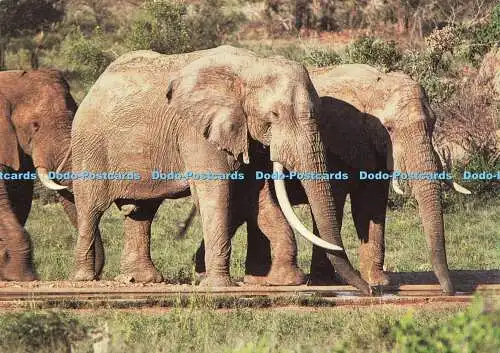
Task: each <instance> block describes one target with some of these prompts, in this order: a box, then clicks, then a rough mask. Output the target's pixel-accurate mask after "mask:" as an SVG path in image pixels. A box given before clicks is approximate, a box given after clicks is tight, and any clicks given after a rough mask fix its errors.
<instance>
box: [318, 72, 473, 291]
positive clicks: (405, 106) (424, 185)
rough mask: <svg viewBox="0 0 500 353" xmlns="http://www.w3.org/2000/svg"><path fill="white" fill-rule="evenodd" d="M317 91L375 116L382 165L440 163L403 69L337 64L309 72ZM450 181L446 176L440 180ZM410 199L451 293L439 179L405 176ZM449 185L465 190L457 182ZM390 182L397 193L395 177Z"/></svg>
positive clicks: (404, 168) (432, 166) (423, 109)
mask: <svg viewBox="0 0 500 353" xmlns="http://www.w3.org/2000/svg"><path fill="white" fill-rule="evenodd" d="M312 79H313V82H314V84H315V87H316V89H317V90H318V92H319V93H320V95H322V96H332V97H335V98H337V99H341V100H343V101H345V102H348V103H350V104H352V105H353V106H355V107H356V108H357V109H359V110H360V111H361V112H363V113H365V114H368V115H370V116H372V117H376V118H378V119H379V120H380V122H381V123H382V124H383V126H384V127H385V129H386V130H387V132H388V134H389V136H390V143H387V144H386V147H385V148H383V144H381V143H380V140H379V139H378V137H377V136H381V135H380V133H379V132H374V133H373V136H374V143H375V144H376V145H379V146H380V148H379V149H381V150H385V154H386V156H387V169H388V170H394V171H396V172H406V173H427V172H428V173H436V172H441V171H442V169H443V168H442V165H441V163H440V161H439V158H438V156H437V153H436V152H435V150H434V147H433V145H432V132H433V128H434V123H435V119H434V115H433V113H432V110H431V108H430V106H429V103H428V100H427V97H426V96H425V92H424V90H423V88H422V87H421V86H420V85H419V84H418V83H417V82H415V81H413V80H412V79H411V78H410V77H408V76H407V75H405V74H403V73H397V72H396V73H389V74H384V73H381V72H379V71H378V70H376V69H375V68H373V67H370V66H368V65H340V66H338V67H332V68H328V69H320V70H318V71H316V72H313V73H312ZM445 182H448V183H451V181H447V180H445ZM408 185H409V186H410V188H411V193H412V195H413V196H414V197H415V198H416V200H417V202H418V207H419V213H420V217H421V219H422V224H423V227H424V232H425V235H426V239H427V243H428V245H429V248H430V251H431V261H432V266H433V269H434V272H435V274H436V276H437V278H438V280H439V282H440V284H441V287H442V289H443V290H444V291H445V292H447V293H453V292H454V289H453V284H452V282H451V279H450V274H449V270H448V264H447V259H446V249H445V236H444V224H443V211H442V206H441V183H440V181H439V180H437V179H429V180H417V179H412V180H408ZM453 186H454V187H455V189H457V190H459V191H462V192H468V191H467V190H466V189H464V188H461V187H460V186H459V185H458V184H456V183H453ZM393 187H394V190H395V191H396V192H397V193H402V192H403V191H402V190H401V187H400V186H399V182H398V179H397V178H393Z"/></svg>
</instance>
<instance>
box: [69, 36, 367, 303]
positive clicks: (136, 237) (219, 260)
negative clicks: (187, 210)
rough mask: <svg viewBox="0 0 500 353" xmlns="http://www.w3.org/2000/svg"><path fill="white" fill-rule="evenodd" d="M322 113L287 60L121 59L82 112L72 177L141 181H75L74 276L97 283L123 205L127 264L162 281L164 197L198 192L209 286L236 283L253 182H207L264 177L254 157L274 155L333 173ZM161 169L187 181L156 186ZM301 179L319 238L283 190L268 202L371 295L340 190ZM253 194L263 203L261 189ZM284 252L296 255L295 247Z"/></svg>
mask: <svg viewBox="0 0 500 353" xmlns="http://www.w3.org/2000/svg"><path fill="white" fill-rule="evenodd" d="M319 109H320V101H319V97H318V95H317V92H316V90H315V89H314V87H313V84H312V82H311V80H310V77H309V73H308V71H307V70H306V68H305V67H304V66H303V65H301V64H298V63H296V62H293V61H288V60H285V59H280V58H274V59H272V58H262V57H259V56H257V55H256V54H253V53H251V52H249V51H247V50H243V49H238V48H234V47H230V46H222V47H218V48H215V49H211V50H208V51H200V52H193V53H188V54H178V55H171V56H165V55H161V54H158V53H154V52H151V51H138V52H131V53H128V54H125V55H124V56H122V57H120V58H118V59H117V60H115V61H114V62H113V63H111V65H110V66H109V67H108V68H107V69H106V70H105V71H104V73H103V74H102V75H101V76H100V77H99V78H98V80H97V81H96V83H95V84H94V85H93V86H92V88H91V89H90V91H89V93H88V94H87V96H86V97H85V99H84V100H83V101H82V103H81V104H80V107H79V109H78V111H77V113H76V116H75V119H74V121H73V126H72V138H71V144H72V163H73V172H74V173H76V174H77V175H84V174H85V171H90V172H92V173H94V175H100V173H107V175H109V173H115V174H119V173H121V174H124V173H125V174H127V175H128V173H130V172H132V174H133V175H134V177H133V179H134V180H126V179H127V178H118V179H115V180H109V179H106V177H103V178H97V179H95V180H91V179H89V178H84V177H81V178H76V179H74V180H73V192H74V196H75V203H76V209H77V221H78V233H79V235H78V241H77V246H76V250H75V274H74V279H75V280H94V279H96V278H98V275H99V270H100V269H99V268H96V266H95V261H94V259H95V249H94V245H95V241H96V240H97V241H98V239H99V237H100V236H99V228H98V225H99V220H100V218H101V216H102V214H103V212H104V211H105V210H106V209H107V208H108V207H109V206H110V205H111V204H112V203H116V204H117V205H118V206H119V207H120V208H121V209H122V211H123V212H124V214H125V251H124V253H125V254H127V258H126V259H122V266H121V267H122V272H123V270H125V271H126V272H128V273H131V274H133V276H134V278H138V280H139V281H149V280H150V281H159V280H161V275H160V274H159V273H158V271H157V270H156V268H155V267H154V265H153V263H152V261H151V257H150V244H149V233H150V226H151V221H152V218H153V216H154V214H155V212H156V210H157V208H158V206H159V204H160V203H161V201H163V200H164V199H169V198H180V197H185V196H187V195H189V194H191V195H192V196H193V197H194V199H195V200H196V202H197V203H198V205H199V210H200V214H201V219H202V225H203V237H204V241H205V244H206V249H207V251H206V254H205V262H206V264H207V271H206V277H205V278H204V279H203V281H202V282H201V285H204V286H229V285H233V284H234V283H233V282H232V280H231V278H230V274H229V266H228V261H229V256H230V238H231V235H232V234H233V233H234V230H235V227H236V226H237V218H238V217H237V215H238V211H234V212H233V208H234V206H238V202H237V199H236V196H238V195H239V194H238V189H239V188H241V187H242V186H239V187H238V185H237V184H238V182H237V181H234V180H228V179H229V178H226V177H224V178H219V177H217V178H216V179H217V180H208V179H210V178H209V177H207V176H206V175H208V174H209V175H218V176H220V175H225V176H228V175H232V173H235V172H236V173H238V172H245V171H246V170H248V169H250V170H253V169H254V168H255V167H256V166H258V163H257V164H254V161H253V160H254V159H255V153H254V152H255V150H264V151H266V154H267V157H266V158H268V160H269V161H270V162H271V161H272V162H273V163H272V165H273V170H274V172H276V173H280V172H282V171H283V170H284V168H286V169H288V170H292V171H293V170H308V171H313V172H317V173H324V172H326V170H327V166H326V162H325V161H326V150H325V143H324V141H323V139H322V136H321V135H320V133H319V129H318V112H319ZM155 171H157V172H158V173H160V174H161V172H162V171H164V172H174V173H179V176H180V178H179V179H177V178H174V180H164V181H161V180H155V178H153V177H152V175H153V172H155ZM207 173H208V174H207ZM210 173H211V174H210ZM87 174H88V173H87ZM136 174H137V175H136ZM193 175H194V176H195V177H193ZM175 179H177V180H175ZM204 179H205V180H204ZM302 184H303V187H304V190H305V192H306V193H307V195H308V198H309V202H310V205H311V209H312V213H313V214H314V216H315V219H316V223H317V228H318V232H319V235H320V236H317V235H314V234H313V233H311V232H310V231H308V230H307V229H306V228H305V227H304V226H303V225H302V224H301V223H300V221H298V219H297V217H296V216H295V214H293V211H292V208H291V205H290V204H289V203H288V204H287V203H286V200H287V198H286V196H285V195H283V192H282V191H283V190H281V191H280V192H278V193H277V197H278V202H279V205H280V207H277V205H274V204H273V202H272V198H269V197H267V196H266V197H264V198H263V199H262V203H269V204H268V205H264V206H263V207H264V208H266V207H269V209H272V210H276V209H277V210H278V211H279V208H281V209H282V210H283V212H284V213H283V216H284V217H285V218H286V219H287V220H288V221H289V222H290V223H291V225H292V226H293V227H294V228H296V229H298V230H300V233H301V234H302V235H303V236H304V237H306V238H307V239H309V240H310V241H311V242H313V244H316V245H318V246H321V247H324V248H325V249H327V250H326V251H327V252H326V256H327V258H328V259H329V261H331V262H332V263H333V264H334V265H335V268H336V269H337V271H338V273H339V274H340V275H341V276H342V277H343V278H344V279H345V280H346V281H347V282H349V283H350V284H352V285H353V286H355V287H356V288H358V289H359V290H360V291H361V292H362V293H363V294H366V295H369V294H371V293H372V292H371V288H370V286H369V285H368V283H367V282H366V281H364V280H363V279H362V278H361V276H360V274H359V273H358V272H357V271H356V270H354V268H353V267H352V265H351V264H350V263H349V261H348V259H347V256H346V254H345V252H344V251H343V248H342V239H341V238H340V232H339V227H338V226H337V221H336V215H335V213H336V210H335V205H334V204H333V202H331V200H332V190H331V185H330V183H328V182H327V181H324V180H308V181H303V183H302ZM240 185H245V183H240ZM276 185H280V184H279V182H278V183H276ZM281 186H284V184H283V183H282V184H281ZM280 195H281V196H280ZM249 197H253V198H254V199H255V195H253V194H251V195H250V196H249ZM257 198H258V199H259V208H258V209H257V210H256V212H254V213H256V217H257V222H258V219H259V218H261V217H262V216H263V215H261V214H260V211H259V210H260V206H261V205H260V204H261V200H260V195H258V196H257ZM290 211H291V212H290ZM265 213H267V212H265ZM271 224H272V222H271ZM259 226H260V225H259ZM262 231H263V232H264V233H266V230H262ZM267 233H269V232H267ZM266 235H267V234H266ZM279 237H281V235H278V237H272V236H271V239H270V242H271V247H272V248H273V249H280V247H281V246H283V244H282V243H280V242H279V241H278V240H277V239H278V238H279ZM285 243H286V242H285ZM286 246H287V247H288V248H293V246H294V244H291V243H287V244H286ZM280 251H281V250H280ZM280 251H277V253H278V254H277V255H280V254H281V252H280ZM283 253H287V254H288V255H290V254H292V255H293V249H292V251H290V250H287V251H286V252H283Z"/></svg>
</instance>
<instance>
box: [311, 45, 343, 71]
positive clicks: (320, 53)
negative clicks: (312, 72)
mask: <svg viewBox="0 0 500 353" xmlns="http://www.w3.org/2000/svg"><path fill="white" fill-rule="evenodd" d="M303 62H304V63H305V64H306V65H312V66H317V67H325V66H331V65H338V64H341V63H342V58H341V57H340V55H339V54H337V53H336V52H335V51H334V50H328V49H319V48H318V49H312V50H309V51H307V52H306V55H305V57H304V59H303Z"/></svg>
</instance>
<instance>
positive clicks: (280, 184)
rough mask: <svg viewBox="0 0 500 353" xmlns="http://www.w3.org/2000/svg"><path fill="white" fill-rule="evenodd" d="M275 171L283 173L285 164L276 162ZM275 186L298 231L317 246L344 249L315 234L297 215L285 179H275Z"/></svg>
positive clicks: (285, 210) (286, 213)
mask: <svg viewBox="0 0 500 353" xmlns="http://www.w3.org/2000/svg"><path fill="white" fill-rule="evenodd" d="M273 171H274V172H275V173H277V174H278V175H279V174H280V173H283V166H282V165H281V164H280V163H278V162H274V163H273ZM274 188H275V189H276V196H277V197H278V203H279V204H280V207H281V210H282V211H283V214H284V215H285V218H286V220H287V221H288V223H290V225H291V226H292V228H294V229H295V230H296V231H297V232H299V234H300V235H302V236H303V237H304V238H306V239H307V240H309V241H310V242H311V243H313V244H314V245H316V246H319V247H322V248H325V249H328V250H344V249H342V248H341V247H340V246H337V245H333V244H331V243H329V242H327V241H324V240H323V239H321V238H320V237H318V236H316V235H314V234H313V233H312V232H310V231H309V230H308V229H307V228H306V227H305V226H304V225H303V224H302V222H301V221H300V220H299V219H298V218H297V216H296V215H295V212H294V211H293V208H292V205H291V204H290V200H289V199H288V195H287V193H286V189H285V181H284V180H280V179H279V178H278V179H277V180H275V181H274Z"/></svg>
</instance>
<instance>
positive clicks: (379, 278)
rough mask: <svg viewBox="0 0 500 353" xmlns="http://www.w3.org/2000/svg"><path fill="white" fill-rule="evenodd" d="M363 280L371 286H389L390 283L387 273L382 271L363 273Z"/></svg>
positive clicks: (374, 270)
mask: <svg viewBox="0 0 500 353" xmlns="http://www.w3.org/2000/svg"><path fill="white" fill-rule="evenodd" d="M361 278H363V279H364V280H365V281H366V282H368V283H369V284H370V286H387V285H389V283H390V280H389V276H388V275H387V273H385V272H384V271H383V270H380V269H372V270H371V271H361Z"/></svg>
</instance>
